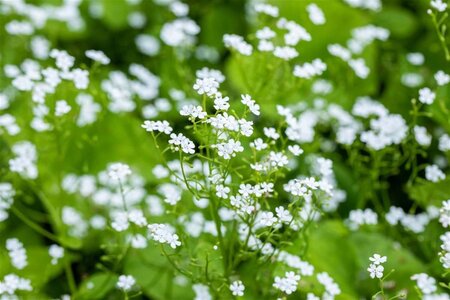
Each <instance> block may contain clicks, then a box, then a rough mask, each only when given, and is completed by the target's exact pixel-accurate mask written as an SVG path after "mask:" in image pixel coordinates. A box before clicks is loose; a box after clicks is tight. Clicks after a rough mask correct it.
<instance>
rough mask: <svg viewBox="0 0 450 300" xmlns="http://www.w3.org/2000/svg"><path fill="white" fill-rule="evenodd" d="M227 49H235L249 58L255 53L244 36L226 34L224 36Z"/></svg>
mask: <svg viewBox="0 0 450 300" xmlns="http://www.w3.org/2000/svg"><path fill="white" fill-rule="evenodd" d="M223 43H224V44H225V47H227V48H232V49H235V50H236V51H237V52H239V53H240V54H242V55H245V56H249V55H251V54H252V52H253V47H252V45H250V44H249V43H247V42H246V41H244V38H243V37H242V36H239V35H236V34H225V35H224V36H223Z"/></svg>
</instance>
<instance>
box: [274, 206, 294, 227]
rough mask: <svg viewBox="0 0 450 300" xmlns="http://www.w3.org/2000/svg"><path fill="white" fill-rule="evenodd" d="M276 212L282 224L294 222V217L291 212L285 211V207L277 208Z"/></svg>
mask: <svg viewBox="0 0 450 300" xmlns="http://www.w3.org/2000/svg"><path fill="white" fill-rule="evenodd" d="M275 212H276V213H277V217H278V220H280V222H282V223H285V224H289V223H290V222H291V221H292V215H291V213H290V212H289V210H287V209H285V208H284V207H283V206H278V207H276V208H275Z"/></svg>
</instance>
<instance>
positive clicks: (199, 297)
mask: <svg viewBox="0 0 450 300" xmlns="http://www.w3.org/2000/svg"><path fill="white" fill-rule="evenodd" d="M192 289H193V290H194V293H195V298H194V300H212V296H211V294H210V292H209V289H208V286H207V285H204V284H200V283H197V284H194V285H193V286H192Z"/></svg>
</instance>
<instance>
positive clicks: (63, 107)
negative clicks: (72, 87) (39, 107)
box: [55, 100, 72, 117]
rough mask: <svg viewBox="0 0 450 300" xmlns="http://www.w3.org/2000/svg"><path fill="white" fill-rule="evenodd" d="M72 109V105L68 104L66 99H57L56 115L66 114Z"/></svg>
mask: <svg viewBox="0 0 450 300" xmlns="http://www.w3.org/2000/svg"><path fill="white" fill-rule="evenodd" d="M71 109H72V107H71V106H70V105H69V104H67V101H66V100H59V101H56V106H55V115H56V116H57V117H61V116H64V115H65V114H67V113H68V112H69V111H70V110H71Z"/></svg>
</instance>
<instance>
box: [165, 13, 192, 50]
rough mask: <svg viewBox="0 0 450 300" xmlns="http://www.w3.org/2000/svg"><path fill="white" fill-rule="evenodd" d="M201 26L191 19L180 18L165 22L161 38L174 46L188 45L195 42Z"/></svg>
mask: <svg viewBox="0 0 450 300" xmlns="http://www.w3.org/2000/svg"><path fill="white" fill-rule="evenodd" d="M199 32H200V27H199V26H198V25H197V24H196V23H195V22H194V21H192V20H191V19H188V18H179V19H175V20H174V21H172V22H168V23H165V24H164V25H163V27H162V29H161V33H160V37H161V40H162V41H163V42H164V43H165V44H167V45H169V46H172V47H182V46H188V45H192V44H194V43H195V40H196V38H195V37H196V35H197V34H198V33H199Z"/></svg>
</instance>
